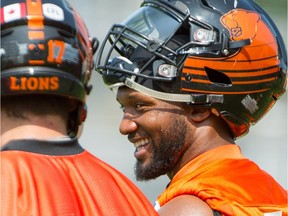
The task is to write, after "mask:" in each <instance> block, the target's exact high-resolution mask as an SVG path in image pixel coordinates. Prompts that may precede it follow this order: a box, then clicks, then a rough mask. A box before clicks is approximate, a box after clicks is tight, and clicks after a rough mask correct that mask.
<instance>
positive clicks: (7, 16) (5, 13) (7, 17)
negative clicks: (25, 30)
mask: <svg viewBox="0 0 288 216" xmlns="http://www.w3.org/2000/svg"><path fill="white" fill-rule="evenodd" d="M0 12H1V13H0V19H1V24H3V23H8V22H11V21H14V20H18V19H21V18H24V17H26V4H25V3H23V2H22V3H15V4H10V5H7V6H5V7H3V8H1V10H0Z"/></svg>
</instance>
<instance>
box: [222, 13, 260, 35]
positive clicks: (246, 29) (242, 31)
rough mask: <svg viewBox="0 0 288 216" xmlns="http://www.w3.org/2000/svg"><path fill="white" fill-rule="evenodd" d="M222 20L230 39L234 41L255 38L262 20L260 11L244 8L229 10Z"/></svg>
mask: <svg viewBox="0 0 288 216" xmlns="http://www.w3.org/2000/svg"><path fill="white" fill-rule="evenodd" d="M220 21H221V23H222V24H223V25H224V26H225V27H226V28H227V29H228V31H229V33H230V39H231V40H234V41H237V40H243V39H248V38H250V39H253V38H255V36H256V34H257V29H258V24H259V22H260V21H261V22H262V20H261V18H260V15H259V14H258V13H256V12H253V11H247V10H242V9H235V10H231V11H229V13H226V14H224V15H223V16H222V17H221V20H220Z"/></svg>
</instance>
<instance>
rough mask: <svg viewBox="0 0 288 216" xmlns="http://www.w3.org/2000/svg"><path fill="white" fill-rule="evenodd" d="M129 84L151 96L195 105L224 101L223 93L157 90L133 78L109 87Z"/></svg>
mask: <svg viewBox="0 0 288 216" xmlns="http://www.w3.org/2000/svg"><path fill="white" fill-rule="evenodd" d="M124 85H125V86H127V87H129V88H131V89H134V90H136V91H138V92H141V93H143V94H145V95H148V96H151V97H153V98H157V99H160V100H164V101H173V102H184V103H189V104H195V105H200V104H201V105H203V104H207V105H208V104H214V103H223V101H224V97H223V95H216V94H170V93H165V92H159V91H155V90H153V89H150V88H147V87H145V86H143V85H140V84H139V83H137V82H135V81H134V79H133V78H126V79H125V82H124V83H116V84H113V85H110V86H109V88H110V89H112V90H115V89H117V88H119V87H120V86H124Z"/></svg>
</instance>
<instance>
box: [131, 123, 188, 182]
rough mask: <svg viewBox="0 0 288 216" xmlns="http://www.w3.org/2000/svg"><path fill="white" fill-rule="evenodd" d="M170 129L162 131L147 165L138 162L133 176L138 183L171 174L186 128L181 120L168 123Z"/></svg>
mask: <svg viewBox="0 0 288 216" xmlns="http://www.w3.org/2000/svg"><path fill="white" fill-rule="evenodd" d="M169 123H170V124H167V125H170V127H168V128H167V130H165V131H162V132H161V133H162V134H161V136H160V137H161V139H160V140H159V142H157V143H154V144H153V152H152V155H151V159H150V161H149V162H148V163H145V165H144V163H142V162H141V160H138V161H137V162H136V165H135V175H136V179H137V180H138V181H146V180H150V179H155V178H157V177H159V176H161V175H165V174H167V173H168V172H171V171H172V170H173V168H174V167H175V165H176V163H177V162H178V160H179V158H180V156H181V152H183V149H182V148H183V146H184V142H185V134H186V130H187V126H186V123H185V121H184V120H183V119H182V118H175V119H173V120H171V121H169Z"/></svg>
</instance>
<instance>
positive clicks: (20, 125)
mask: <svg viewBox="0 0 288 216" xmlns="http://www.w3.org/2000/svg"><path fill="white" fill-rule="evenodd" d="M65 136H67V133H66V124H65V122H64V121H63V120H62V119H61V118H60V117H58V116H46V117H44V118H43V117H41V118H40V117H35V116H33V117H31V118H29V121H28V120H15V119H9V118H4V119H2V120H1V146H3V145H5V144H7V143H8V142H10V141H12V140H16V139H17V140H19V139H44V140H45V139H53V138H59V137H65Z"/></svg>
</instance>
